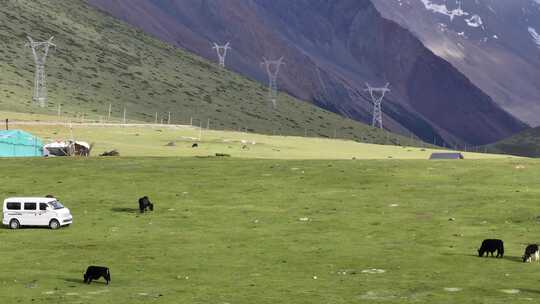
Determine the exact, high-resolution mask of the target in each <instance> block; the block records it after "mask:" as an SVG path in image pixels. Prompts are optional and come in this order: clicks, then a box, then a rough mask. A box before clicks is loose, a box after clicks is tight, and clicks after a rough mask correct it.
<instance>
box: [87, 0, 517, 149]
mask: <svg viewBox="0 0 540 304" xmlns="http://www.w3.org/2000/svg"><path fill="white" fill-rule="evenodd" d="M88 2H89V3H91V4H92V5H94V6H96V7H99V8H101V9H102V10H104V11H107V12H109V13H110V14H112V15H113V16H116V17H118V18H121V19H123V20H125V21H127V22H129V23H131V24H134V25H136V26H138V27H140V28H141V29H143V30H145V31H146V32H148V33H152V34H153V35H155V36H157V37H159V38H161V39H163V40H165V41H169V42H172V43H174V44H176V45H178V46H180V47H182V48H185V49H188V50H190V51H193V52H195V53H197V54H200V55H202V56H204V57H206V58H209V59H214V60H215V57H216V55H215V53H214V51H213V50H212V49H211V43H212V42H219V43H223V42H226V41H230V42H231V44H232V47H233V50H232V52H231V53H230V56H229V58H228V65H229V67H230V68H231V69H233V70H235V71H238V72H241V73H242V74H244V75H247V76H249V77H252V78H254V79H256V80H259V81H261V82H266V75H265V73H264V71H263V70H262V69H261V68H260V61H261V59H262V57H267V58H269V59H275V58H279V57H281V56H284V57H285V59H286V63H287V65H286V66H285V67H284V69H283V71H282V74H281V75H280V79H279V82H280V86H281V88H283V89H284V90H286V91H287V92H289V93H291V94H293V95H294V96H297V97H299V98H301V99H307V100H311V101H312V102H313V103H315V104H317V105H319V106H321V107H323V108H326V109H329V110H331V111H334V112H337V113H341V114H343V115H345V116H347V117H351V118H353V119H356V120H360V121H365V122H369V121H370V120H371V114H370V113H371V110H372V105H371V103H370V101H369V99H368V98H367V93H366V92H364V91H363V90H364V88H365V82H369V83H370V84H372V85H374V86H379V85H383V84H384V83H386V82H390V83H391V85H392V92H391V94H389V95H388V97H387V99H386V100H385V102H384V106H383V111H384V116H385V117H384V120H385V125H386V127H387V128H389V129H391V130H394V131H397V132H402V133H409V132H413V133H414V134H416V135H418V136H419V137H421V138H423V139H424V140H425V141H428V142H437V143H438V144H441V143H443V142H445V143H447V144H456V143H457V144H461V143H468V144H485V143H490V142H494V141H496V140H499V139H501V138H504V137H507V136H509V135H511V134H513V133H515V132H518V131H520V130H522V129H524V128H525V127H526V126H525V125H524V124H523V123H521V122H520V121H519V120H517V119H516V118H514V117H513V116H512V115H509V114H508V113H507V112H505V111H504V110H502V109H501V108H500V107H499V106H498V105H497V104H496V103H494V102H493V100H492V99H491V98H490V97H489V96H488V95H486V94H485V93H484V92H482V90H480V89H479V88H477V87H476V86H475V85H474V84H473V83H471V82H470V81H469V80H468V79H467V78H466V77H465V76H464V75H463V74H462V73H460V72H459V71H458V70H457V69H456V68H454V67H453V66H452V65H450V64H449V63H448V62H447V61H445V60H443V59H441V58H439V57H438V56H436V55H434V54H433V52H432V51H430V50H429V49H427V48H426V47H425V46H424V45H423V44H422V43H421V42H420V40H418V39H417V38H416V37H415V36H414V35H413V34H411V33H410V32H409V31H408V30H406V29H404V28H403V27H401V26H400V25H398V24H397V23H395V22H393V21H389V20H387V19H385V18H383V17H382V16H381V14H380V13H379V11H378V10H377V9H376V7H375V6H374V5H373V3H372V2H371V1H369V0H339V1H334V0H332V1H330V0H296V1H289V0H273V1H266V0H226V1H219V0H201V1H190V0H132V1H122V0H88Z"/></svg>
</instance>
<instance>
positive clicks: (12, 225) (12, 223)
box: [9, 219, 21, 229]
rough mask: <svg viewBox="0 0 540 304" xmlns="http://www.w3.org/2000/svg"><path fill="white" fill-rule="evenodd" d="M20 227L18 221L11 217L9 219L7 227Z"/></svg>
mask: <svg viewBox="0 0 540 304" xmlns="http://www.w3.org/2000/svg"><path fill="white" fill-rule="evenodd" d="M20 227H21V224H20V223H19V221H17V220H15V219H13V220H11V221H9V228H11V229H19V228H20Z"/></svg>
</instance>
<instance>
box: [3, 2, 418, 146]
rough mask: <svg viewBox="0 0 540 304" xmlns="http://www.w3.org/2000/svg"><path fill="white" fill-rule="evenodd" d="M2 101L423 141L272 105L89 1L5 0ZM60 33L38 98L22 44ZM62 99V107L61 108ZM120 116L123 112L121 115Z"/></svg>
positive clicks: (91, 114) (81, 112)
mask: <svg viewBox="0 0 540 304" xmlns="http://www.w3.org/2000/svg"><path fill="white" fill-rule="evenodd" d="M0 20H1V22H0V35H1V36H2V38H3V39H2V40H0V55H1V58H2V60H0V70H1V71H2V77H1V78H0V109H1V110H9V111H15V112H30V113H32V112H35V113H48V114H51V113H57V111H58V110H60V111H61V116H62V117H61V118H66V119H82V116H84V117H85V119H93V120H103V119H105V120H106V119H107V115H108V110H109V106H111V107H112V116H113V117H116V119H115V120H116V121H118V120H119V119H118V118H119V117H122V115H123V111H124V109H125V110H126V112H127V121H128V122H129V121H146V122H155V120H158V122H159V121H161V120H163V119H164V120H165V122H167V121H168V116H169V113H170V114H171V124H190V123H193V125H196V126H202V127H207V126H208V125H210V128H212V129H228V130H245V131H249V132H259V133H266V134H273V133H275V134H284V135H305V134H306V133H307V134H308V135H309V136H321V137H335V136H336V135H337V136H338V137H340V138H346V139H352V140H357V141H364V142H372V143H388V144H397V143H401V144H412V145H420V143H418V142H417V141H415V140H411V139H409V138H405V137H400V136H397V135H394V134H389V133H387V132H384V131H381V130H376V129H374V128H371V127H368V126H366V125H363V124H360V123H358V122H354V121H351V120H347V119H344V118H342V117H339V116H338V115H335V114H333V113H329V112H327V111H324V110H322V109H319V108H317V107H314V106H312V105H310V104H307V103H305V102H302V101H300V100H297V99H294V98H292V97H290V96H288V95H287V94H280V96H279V98H280V108H278V109H277V110H274V109H272V108H271V107H270V106H269V104H268V101H267V99H266V96H267V95H266V88H265V87H264V86H262V85H260V84H258V83H256V82H253V81H251V80H248V79H246V78H245V77H243V76H240V75H238V74H236V73H233V72H231V71H228V70H224V69H222V68H220V67H219V66H218V65H216V64H213V63H210V62H208V61H205V60H203V58H201V57H199V56H196V55H194V54H191V53H188V52H186V51H184V50H180V49H177V48H175V47H173V46H171V45H170V44H166V43H164V42H162V41H160V40H158V39H156V38H154V37H151V36H149V35H147V34H144V33H143V32H142V31H140V30H138V29H135V28H133V27H131V26H129V25H128V24H126V23H124V22H121V21H119V20H117V19H116V18H112V17H111V16H109V15H104V14H103V13H102V12H100V11H98V10H96V9H95V8H93V7H91V6H88V5H87V3H86V2H85V1H82V0H73V1H63V2H50V1H46V0H36V1H34V0H32V1H31V0H21V1H8V2H6V3H5V5H3V6H2V7H0ZM27 35H31V36H32V37H34V38H35V39H36V41H39V40H43V39H48V38H49V37H50V36H55V40H54V41H55V44H56V45H57V48H56V51H52V52H51V53H50V54H49V58H48V60H47V65H46V68H45V71H46V73H47V84H48V88H49V94H48V95H49V104H48V106H47V107H46V108H40V107H38V106H36V105H34V104H32V101H31V100H32V91H31V90H32V87H33V79H34V72H35V67H34V62H33V59H32V55H31V51H30V50H29V49H28V48H24V44H25V42H26V36H27ZM59 106H61V109H59ZM120 119H121V118H120Z"/></svg>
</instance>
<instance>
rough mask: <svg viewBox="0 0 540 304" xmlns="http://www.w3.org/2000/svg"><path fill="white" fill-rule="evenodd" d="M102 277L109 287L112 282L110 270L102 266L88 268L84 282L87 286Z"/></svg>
mask: <svg viewBox="0 0 540 304" xmlns="http://www.w3.org/2000/svg"><path fill="white" fill-rule="evenodd" d="M101 277H103V278H104V279H105V281H107V285H109V282H110V281H111V273H110V272H109V268H107V267H101V266H88V268H86V273H85V274H84V282H85V283H86V284H90V283H91V282H92V280H98V279H99V278H101Z"/></svg>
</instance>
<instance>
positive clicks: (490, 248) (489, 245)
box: [478, 239, 504, 258]
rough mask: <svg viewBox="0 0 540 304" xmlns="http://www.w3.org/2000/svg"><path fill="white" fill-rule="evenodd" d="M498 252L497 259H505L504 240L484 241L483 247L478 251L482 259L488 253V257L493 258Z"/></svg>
mask: <svg viewBox="0 0 540 304" xmlns="http://www.w3.org/2000/svg"><path fill="white" fill-rule="evenodd" d="M495 251H497V257H498V258H499V257H501V258H502V257H503V256H504V244H503V241H502V240H496V239H488V240H484V241H483V242H482V246H480V249H478V256H479V257H482V256H484V253H486V256H489V254H491V256H493V253H494V252H495Z"/></svg>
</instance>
